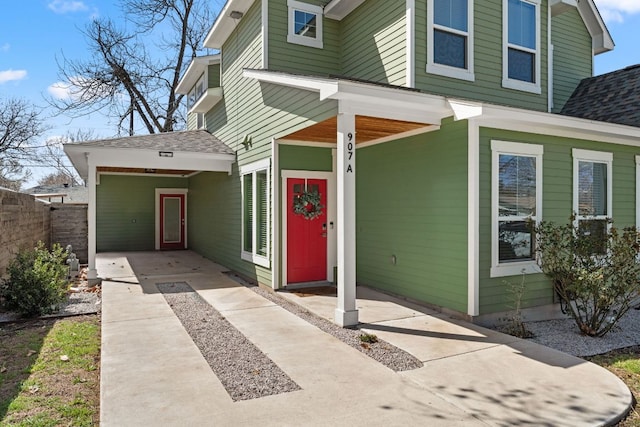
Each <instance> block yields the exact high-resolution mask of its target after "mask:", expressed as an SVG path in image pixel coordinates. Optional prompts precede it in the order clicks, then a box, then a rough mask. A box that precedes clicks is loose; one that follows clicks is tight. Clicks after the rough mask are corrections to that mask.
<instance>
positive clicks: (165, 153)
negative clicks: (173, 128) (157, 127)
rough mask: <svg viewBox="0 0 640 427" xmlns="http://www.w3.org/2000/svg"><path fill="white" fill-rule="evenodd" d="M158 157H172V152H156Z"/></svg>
mask: <svg viewBox="0 0 640 427" xmlns="http://www.w3.org/2000/svg"><path fill="white" fill-rule="evenodd" d="M158 155H159V156H160V157H173V151H158Z"/></svg>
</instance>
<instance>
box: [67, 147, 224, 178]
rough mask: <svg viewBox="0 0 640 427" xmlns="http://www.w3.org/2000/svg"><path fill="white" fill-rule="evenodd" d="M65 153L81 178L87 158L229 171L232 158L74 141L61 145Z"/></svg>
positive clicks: (97, 162)
mask: <svg viewBox="0 0 640 427" xmlns="http://www.w3.org/2000/svg"><path fill="white" fill-rule="evenodd" d="M64 150H65V152H66V153H67V156H68V157H69V158H70V159H71V162H72V163H73V165H74V167H75V168H76V170H77V171H78V173H79V174H80V176H82V177H83V178H85V177H86V175H87V171H88V163H89V158H91V159H92V165H94V166H95V167H121V168H144V169H185V170H195V171H211V172H229V171H230V170H231V164H232V163H233V162H235V155H233V154H217V153H196V152H185V151H173V157H160V156H159V153H158V152H159V151H162V150H149V149H131V148H129V149H122V148H108V147H87V146H83V145H79V144H76V145H75V146H73V144H68V145H65V147H64Z"/></svg>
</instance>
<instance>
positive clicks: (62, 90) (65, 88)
mask: <svg viewBox="0 0 640 427" xmlns="http://www.w3.org/2000/svg"><path fill="white" fill-rule="evenodd" d="M73 88H74V86H73V85H72V84H71V83H66V82H55V83H54V84H52V85H51V86H49V87H48V88H47V92H49V94H50V95H51V96H53V97H54V98H56V99H71V98H72V97H73V94H74V90H73Z"/></svg>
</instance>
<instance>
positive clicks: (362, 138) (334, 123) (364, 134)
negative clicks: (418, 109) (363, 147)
mask: <svg viewBox="0 0 640 427" xmlns="http://www.w3.org/2000/svg"><path fill="white" fill-rule="evenodd" d="M430 126H432V125H429V124H425V123H416V122H405V121H401V120H390V119H382V118H378V117H369V116H356V145H358V144H362V143H365V142H370V141H374V140H377V139H381V138H387V137H390V136H392V135H396V134H400V133H404V132H410V131H413V130H417V129H420V128H426V127H430ZM337 132H338V118H337V117H332V118H330V119H327V120H325V121H323V122H320V123H316V124H315V125H312V126H309V127H306V128H304V129H301V130H299V131H297V132H293V133H290V134H289V135H287V136H285V137H283V138H281V139H283V140H293V141H307V142H325V143H328V144H335V142H336V134H337Z"/></svg>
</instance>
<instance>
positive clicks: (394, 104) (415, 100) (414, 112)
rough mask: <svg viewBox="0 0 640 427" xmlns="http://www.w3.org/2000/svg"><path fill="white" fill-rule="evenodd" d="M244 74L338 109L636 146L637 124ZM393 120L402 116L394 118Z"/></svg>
mask: <svg viewBox="0 0 640 427" xmlns="http://www.w3.org/2000/svg"><path fill="white" fill-rule="evenodd" d="M243 74H244V76H245V77H248V78H254V79H256V80H258V81H261V82H267V83H273V84H278V85H282V86H287V87H293V88H297V89H304V90H309V91H313V92H318V93H319V94H320V100H325V99H333V100H339V101H345V102H344V105H342V104H341V106H340V111H343V112H345V111H349V112H353V113H354V114H362V115H371V116H373V117H384V118H392V119H393V118H396V117H404V120H407V121H415V122H418V123H421V122H425V123H430V124H434V125H440V124H441V123H440V121H439V120H441V119H442V118H445V117H451V116H454V118H456V119H459V120H462V119H469V118H473V120H474V122H475V123H477V124H478V125H479V126H482V127H493V128H497V129H505V130H513V131H518V132H526V133H532V134H539V135H550V136H559V137H566V138H577V139H585V140H589V141H599V142H608V143H614V144H624V145H629V146H635V147H640V128H638V127H634V126H626V125H619V124H614V123H606V122H600V121H596V120H588V119H581V118H576V117H570V116H563V115H560V114H553V113H547V112H543V111H533V110H525V109H518V108H513V107H505V106H498V105H492V104H483V103H477V102H472V101H462V100H456V99H447V98H445V97H442V96H438V95H429V94H425V93H421V92H414V91H407V90H403V89H396V88H392V87H384V86H375V85H372V84H367V83H359V82H353V81H349V80H340V79H329V78H321V77H306V76H300V75H293V74H286V73H280V72H273V71H266V70H244V71H243ZM399 120H403V119H402V118H400V119H399Z"/></svg>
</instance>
